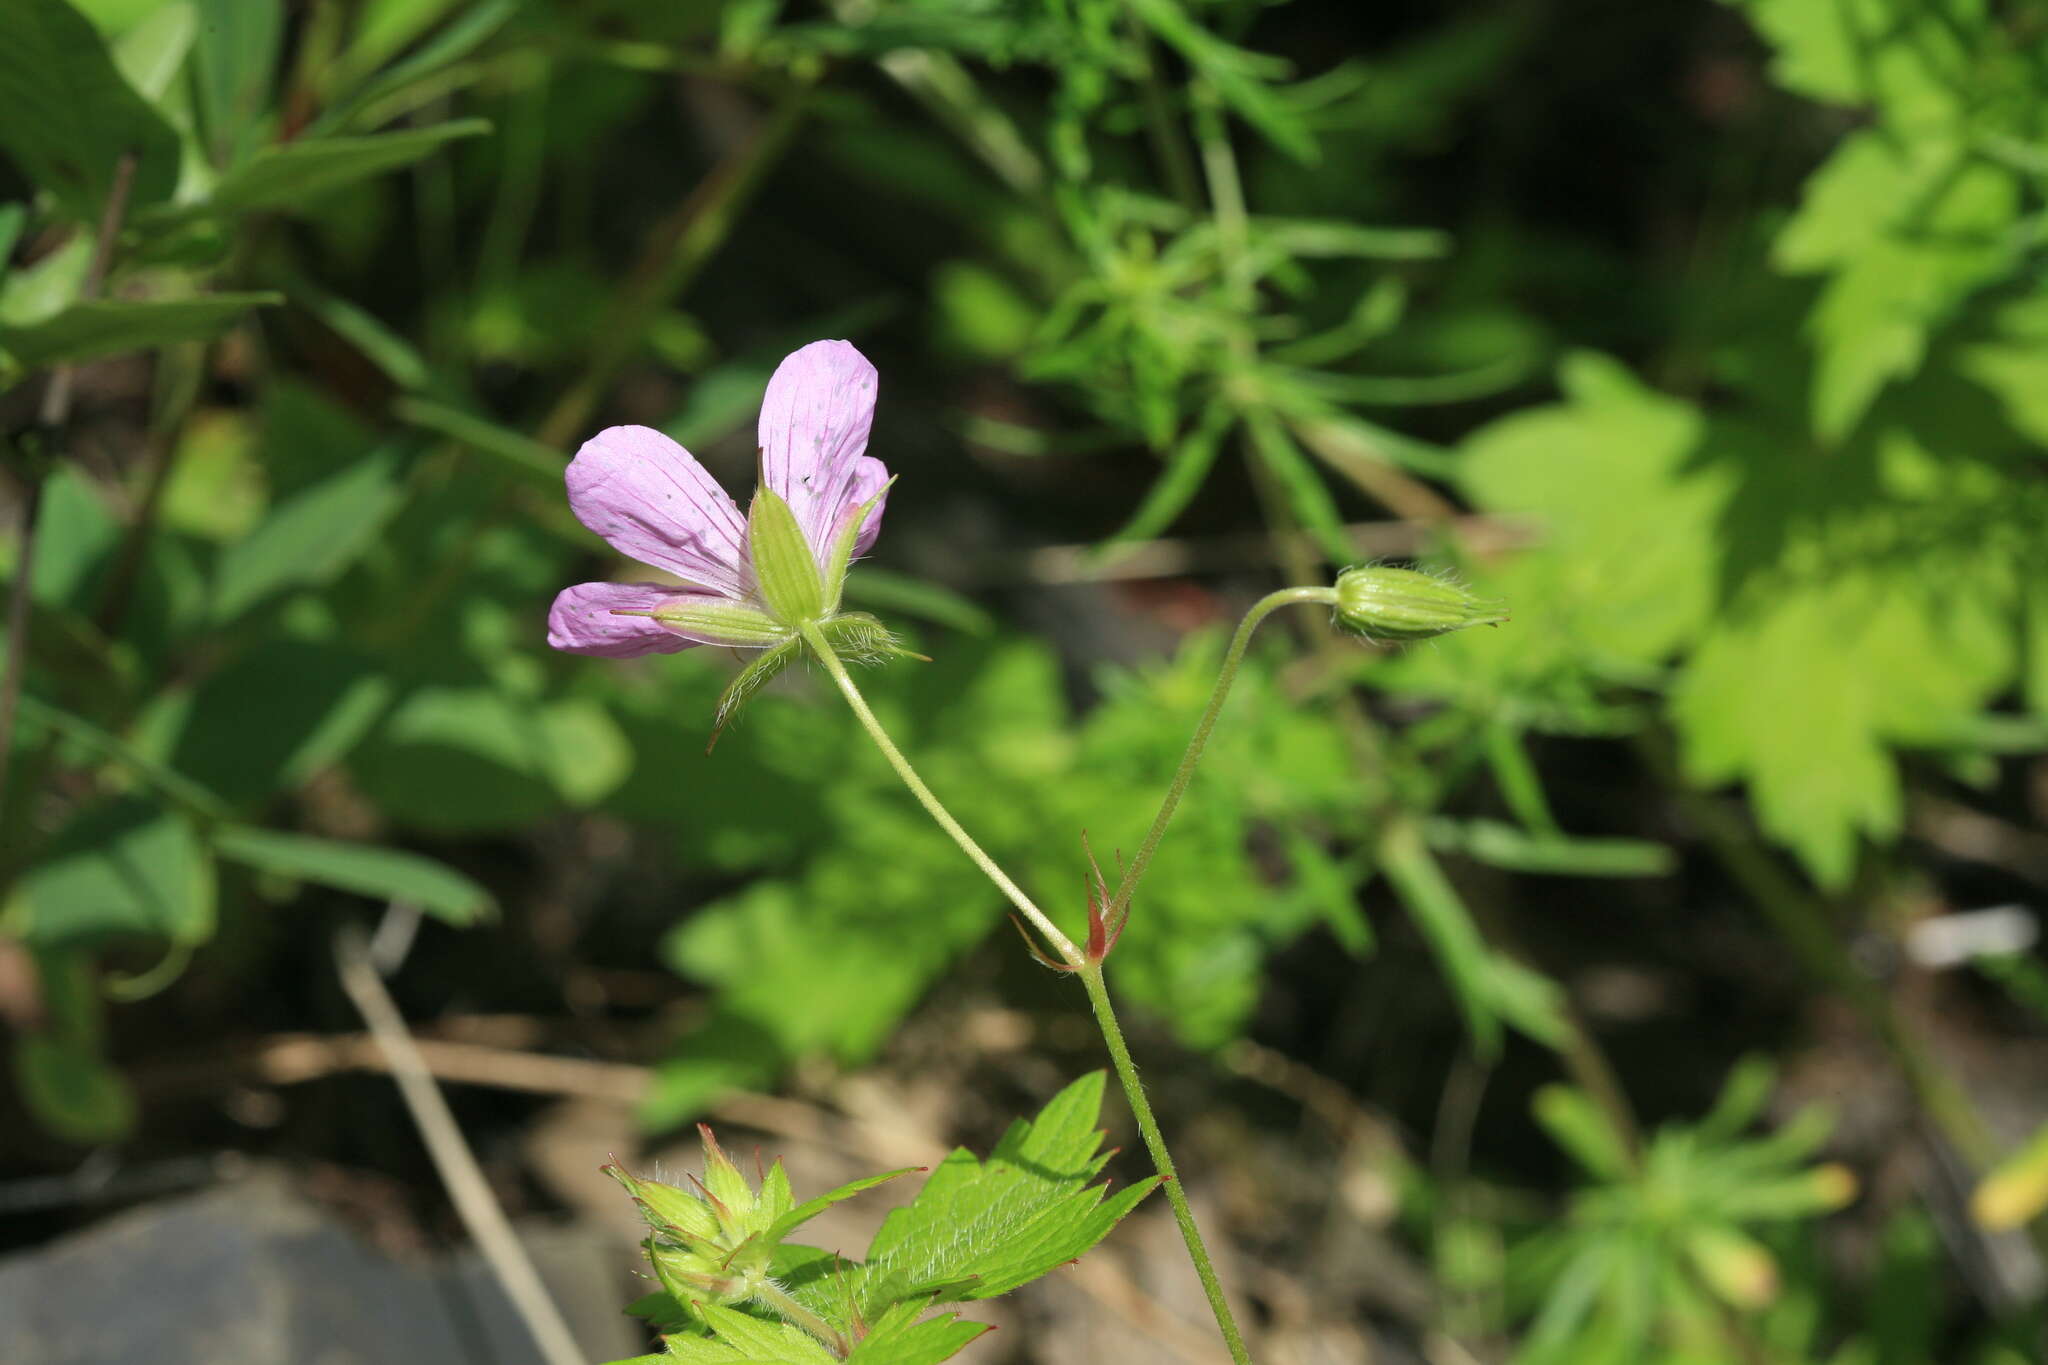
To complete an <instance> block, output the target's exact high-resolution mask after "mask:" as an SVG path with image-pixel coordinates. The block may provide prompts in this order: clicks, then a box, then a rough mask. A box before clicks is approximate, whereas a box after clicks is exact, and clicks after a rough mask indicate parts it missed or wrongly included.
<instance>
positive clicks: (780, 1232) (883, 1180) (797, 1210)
mask: <svg viewBox="0 0 2048 1365" xmlns="http://www.w3.org/2000/svg"><path fill="white" fill-rule="evenodd" d="M776 1169H778V1170H780V1169H781V1166H780V1164H779V1163H778V1164H777V1167H776ZM923 1169H924V1168H923V1167H922V1166H905V1167H903V1168H902V1169H900V1170H894V1171H884V1172H883V1173H882V1174H880V1175H868V1176H862V1177H861V1178H860V1179H858V1180H849V1181H848V1182H847V1183H845V1184H844V1185H841V1186H840V1187H839V1188H838V1189H836V1190H829V1191H827V1192H826V1193H824V1194H821V1195H819V1196H818V1197H817V1198H815V1199H806V1200H804V1202H803V1203H801V1204H798V1205H796V1206H795V1207H794V1208H792V1209H790V1210H789V1211H788V1212H787V1213H785V1214H783V1215H782V1216H781V1217H779V1218H777V1219H776V1220H775V1221H774V1222H773V1223H771V1224H769V1225H768V1230H767V1231H766V1232H764V1233H762V1234H761V1236H762V1237H763V1238H764V1239H765V1240H767V1241H770V1242H779V1241H781V1240H782V1239H783V1238H785V1237H787V1236H789V1234H790V1233H792V1232H795V1231H796V1230H797V1229H798V1228H800V1227H802V1226H803V1225H804V1224H805V1223H808V1222H810V1221H811V1220H812V1219H813V1218H816V1217H817V1216H818V1215H819V1214H821V1213H823V1212H824V1211H825V1210H826V1209H829V1208H831V1207H832V1206H833V1205H834V1204H837V1203H839V1202H840V1201H841V1200H843V1199H851V1198H853V1197H854V1196H855V1195H857V1194H859V1193H860V1192H861V1191H863V1190H871V1189H873V1188H874V1187H875V1186H877V1185H886V1184H888V1183H889V1182H890V1181H891V1180H895V1179H897V1178H898V1177H900V1176H906V1175H909V1174H910V1173H911V1172H912V1171H921V1170H923Z"/></svg>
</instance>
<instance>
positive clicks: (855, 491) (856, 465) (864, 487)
mask: <svg viewBox="0 0 2048 1365" xmlns="http://www.w3.org/2000/svg"><path fill="white" fill-rule="evenodd" d="M888 486H889V471H888V470H887V469H886V468H885V467H884V466H883V464H882V462H881V461H880V460H878V459H876V458H875V457H874V456H872V455H863V456H861V457H860V458H859V459H858V460H855V461H854V462H853V479H852V485H851V488H850V490H849V491H848V493H847V495H846V502H847V511H846V513H845V514H844V515H846V516H851V515H852V514H853V513H854V512H855V511H858V510H859V509H860V508H861V507H862V506H864V505H865V504H866V503H867V500H868V499H869V498H876V502H875V505H874V507H873V508H872V509H870V510H869V512H868V515H867V518H866V520H864V521H862V522H861V524H860V534H859V535H857V536H855V537H854V538H853V553H854V556H855V557H856V558H858V557H859V556H861V555H864V554H866V553H867V552H868V549H869V547H870V546H872V545H873V544H874V543H875V537H876V536H879V535H880V534H882V509H883V508H885V507H887V506H888V505H889V495H888V494H887V493H886V492H885V491H884V490H885V489H887V488H888ZM877 495H879V496H877ZM835 534H836V527H835Z"/></svg>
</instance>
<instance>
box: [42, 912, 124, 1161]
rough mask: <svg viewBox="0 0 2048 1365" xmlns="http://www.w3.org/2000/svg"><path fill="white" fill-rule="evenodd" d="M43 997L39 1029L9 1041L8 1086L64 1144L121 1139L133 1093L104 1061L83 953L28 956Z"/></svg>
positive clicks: (96, 1000)
mask: <svg viewBox="0 0 2048 1365" xmlns="http://www.w3.org/2000/svg"><path fill="white" fill-rule="evenodd" d="M34 961H35V964H36V970H37V977H38V980H39V983H40V988H41V993H42V1000H43V1023H42V1027H41V1028H39V1029H36V1030H34V1031H32V1032H25V1033H22V1034H20V1035H18V1036H17V1037H16V1038H15V1040H14V1047H13V1060H14V1079H15V1084H16V1086H17V1087H18V1088H19V1090H20V1092H21V1097H22V1099H23V1100H24V1101H25V1102H26V1103H27V1105H28V1107H29V1109H30V1110H31V1111H32V1112H33V1113H34V1114H35V1116H36V1118H37V1119H38V1120H39V1121H40V1122H41V1123H42V1124H43V1125H44V1126H45V1127H47V1128H48V1129H49V1130H50V1131H51V1132H53V1133H55V1134H57V1136H59V1137H61V1138H63V1139H65V1140H66V1141H68V1142H76V1143H81V1144H94V1145H97V1144H99V1143H104V1142H113V1141H117V1140H118V1139H120V1138H122V1137H125V1136H126V1135H127V1134H128V1133H129V1132H130V1131H131V1130H132V1129H133V1128H134V1126H135V1112H136V1104H135V1095H134V1092H133V1091H132V1090H130V1088H129V1086H128V1082H127V1079H126V1078H125V1077H123V1076H122V1075H121V1073H120V1072H119V1071H117V1070H115V1069H114V1067H113V1066H111V1065H110V1064H109V1063H108V1062H107V1059H106V1055H105V1052H104V1050H103V1049H104V1047H105V1042H104V1039H103V1037H102V1035H103V1033H104V1031H105V1026H104V1022H103V1016H104V1013H105V1009H106V1007H105V1005H104V1003H103V1002H102V1000H101V998H100V991H99V983H98V982H97V980H96V979H95V977H94V973H93V966H92V961H91V959H90V958H88V957H87V956H86V955H85V954H83V953H79V952H65V951H49V950H43V951H38V952H36V953H35V955H34Z"/></svg>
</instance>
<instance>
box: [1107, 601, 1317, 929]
mask: <svg viewBox="0 0 2048 1365" xmlns="http://www.w3.org/2000/svg"><path fill="white" fill-rule="evenodd" d="M1336 601H1337V592H1336V589H1334V588H1282V589H1280V591H1278V592H1274V593H1268V594H1267V595H1266V596H1264V597H1261V598H1260V599H1259V600H1258V601H1257V602H1254V603H1253V604H1252V609H1251V610H1250V611H1248V612H1246V613H1245V614H1244V620H1242V621H1240V622H1238V625H1237V633H1236V634H1235V635H1233V636H1231V637H1230V648H1229V649H1227V650H1225V651H1224V653H1223V667H1222V668H1221V669H1219V670H1218V671H1217V674H1216V686H1215V687H1214V688H1213V689H1211V691H1210V693H1209V704H1208V706H1207V707H1205V708H1204V709H1203V711H1202V717H1201V719H1200V720H1198V721H1196V722H1195V733H1194V734H1193V736H1191V737H1190V738H1189V740H1188V747H1187V752H1186V753H1184V754H1182V755H1181V759H1180V767H1179V768H1177V769H1175V770H1174V774H1173V781H1172V782H1171V783H1169V784H1168V785H1167V788H1166V796H1165V798H1164V799H1162V800H1161V801H1160V803H1159V814H1157V815H1155V816H1153V817H1152V828H1150V829H1149V830H1146V831H1145V841H1144V842H1143V843H1141V844H1139V845H1138V852H1137V854H1136V855H1135V856H1134V857H1133V858H1132V859H1131V865H1130V866H1129V867H1128V868H1126V869H1125V870H1124V875H1123V879H1122V880H1121V881H1119V882H1118V883H1117V888H1116V899H1115V900H1113V901H1111V902H1110V906H1109V910H1108V911H1107V912H1106V913H1105V915H1104V918H1105V919H1107V920H1108V921H1109V922H1110V923H1111V924H1116V923H1118V922H1120V921H1121V920H1122V918H1123V915H1124V912H1125V911H1126V910H1127V909H1129V908H1130V904H1131V897H1132V896H1133V895H1134V894H1136V892H1137V890H1138V879H1139V878H1140V877H1142V876H1144V875H1145V869H1146V867H1147V866H1149V865H1150V864H1151V862H1152V854H1153V853H1154V852H1155V851H1157V849H1158V848H1159V840H1160V837H1161V836H1162V835H1164V834H1165V833H1166V826H1167V822H1168V821H1170V820H1172V819H1173V812H1174V810H1175V808H1176V807H1178V806H1179V805H1180V799H1181V797H1182V796H1183V795H1184V794H1186V792H1187V789H1188V783H1189V782H1190V781H1191V780H1193V778H1194V775H1195V765H1196V764H1198V763H1200V762H1201V761H1202V750H1204V749H1205V748H1207V747H1208V744H1209V733H1210V731H1212V730H1214V729H1215V728H1216V717H1217V716H1219V715H1221V714H1222V713H1223V703H1224V701H1225V699H1227V698H1228V697H1229V696H1230V688H1231V684H1233V683H1235V682H1236V681H1237V669H1238V665H1239V664H1242V663H1243V662H1244V651H1245V648H1246V646H1248V645H1250V644H1251V639H1252V632H1253V631H1255V630H1257V629H1258V628H1259V623H1260V622H1261V621H1264V620H1265V619H1266V618H1267V617H1268V616H1271V615H1272V614H1273V613H1274V612H1276V611H1278V610H1279V609H1280V608H1282V607H1286V606H1292V605H1294V604H1295V603H1297V602H1312V603H1320V604H1322V605H1324V606H1332V605H1335V603H1336Z"/></svg>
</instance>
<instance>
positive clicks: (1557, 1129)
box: [1532, 1085, 1635, 1180]
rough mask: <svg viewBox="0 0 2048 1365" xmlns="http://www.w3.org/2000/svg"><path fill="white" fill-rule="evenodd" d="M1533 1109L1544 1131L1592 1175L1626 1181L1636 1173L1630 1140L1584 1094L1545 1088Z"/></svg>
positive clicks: (1564, 1087) (1550, 1087) (1562, 1089)
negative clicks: (1630, 1150) (1631, 1173)
mask: <svg viewBox="0 0 2048 1365" xmlns="http://www.w3.org/2000/svg"><path fill="white" fill-rule="evenodd" d="M1532 1107H1533V1109H1534V1110H1535V1114H1536V1121H1537V1122H1538V1123H1541V1124H1542V1125H1543V1128H1544V1131H1546V1132H1548V1133H1549V1134H1550V1136H1551V1138H1552V1139H1553V1140H1554V1141H1556V1143H1557V1145H1558V1146H1560V1147H1562V1148H1564V1149H1565V1151H1567V1152H1569V1153H1571V1155H1572V1157H1573V1158H1574V1159H1575V1160H1576V1161H1577V1162H1578V1163H1579V1164H1580V1165H1581V1166H1584V1167H1585V1168H1586V1169H1587V1171H1589V1172H1591V1173H1592V1174H1593V1175H1596V1176H1599V1177H1600V1178H1602V1179H1604V1180H1625V1179H1627V1178H1628V1176H1629V1173H1630V1172H1631V1171H1633V1170H1634V1168H1635V1163H1634V1161H1633V1160H1632V1159H1631V1157H1630V1156H1629V1150H1628V1142H1627V1140H1626V1139H1625V1138H1624V1137H1623V1136H1622V1135H1621V1134H1619V1133H1617V1132H1615V1131H1614V1126H1613V1125H1612V1124H1611V1123H1609V1122H1608V1120H1607V1116H1606V1114H1604V1113H1603V1112H1601V1109H1600V1106H1599V1105H1597V1104H1595V1103H1593V1101H1592V1100H1591V1099H1590V1098H1588V1097H1587V1095H1586V1093H1585V1092H1584V1091H1582V1090H1575V1089H1573V1088H1572V1087H1571V1086H1568V1085H1546V1086H1544V1087H1542V1088H1541V1089H1540V1090H1538V1091H1537V1092H1536V1098H1535V1101H1534V1103H1533V1105H1532Z"/></svg>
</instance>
